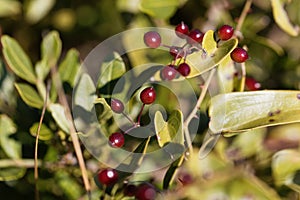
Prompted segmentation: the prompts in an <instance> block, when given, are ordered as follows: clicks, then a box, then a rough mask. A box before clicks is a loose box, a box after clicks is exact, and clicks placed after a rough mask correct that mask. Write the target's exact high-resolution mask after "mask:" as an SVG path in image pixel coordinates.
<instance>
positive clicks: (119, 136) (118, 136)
mask: <svg viewBox="0 0 300 200" xmlns="http://www.w3.org/2000/svg"><path fill="white" fill-rule="evenodd" d="M108 140H109V144H110V145H111V146H112V147H115V148H120V147H122V146H123V145H124V142H125V138H124V135H123V133H120V132H116V133H113V134H111V135H110V136H109V138H108Z"/></svg>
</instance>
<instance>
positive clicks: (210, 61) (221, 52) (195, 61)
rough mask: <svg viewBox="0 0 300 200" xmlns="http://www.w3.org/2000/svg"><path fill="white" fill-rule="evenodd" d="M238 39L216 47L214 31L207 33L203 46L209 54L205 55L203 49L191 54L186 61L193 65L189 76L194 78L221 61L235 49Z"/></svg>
mask: <svg viewBox="0 0 300 200" xmlns="http://www.w3.org/2000/svg"><path fill="white" fill-rule="evenodd" d="M237 44H238V41H237V39H231V40H228V41H226V42H224V43H221V44H220V45H219V47H218V48H216V49H214V46H215V40H214V37H213V34H212V31H208V32H207V33H205V35H204V38H203V47H205V48H207V50H206V49H205V48H204V49H205V50H206V51H207V55H206V56H204V55H203V52H202V51H199V52H197V53H193V54H191V55H189V56H188V57H187V59H186V62H187V63H188V64H189V65H190V66H191V72H190V74H189V75H188V76H187V78H192V77H196V76H199V75H201V74H203V73H204V72H207V71H209V70H211V69H212V68H214V67H215V66H217V65H218V64H219V63H221V62H222V61H223V60H224V59H225V58H226V57H227V56H228V55H229V54H230V53H231V51H233V49H234V48H235V47H236V46H237Z"/></svg>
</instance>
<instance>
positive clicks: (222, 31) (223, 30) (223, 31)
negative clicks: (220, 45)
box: [218, 25, 234, 40]
mask: <svg viewBox="0 0 300 200" xmlns="http://www.w3.org/2000/svg"><path fill="white" fill-rule="evenodd" d="M233 32H234V29H233V28H232V27H231V26H229V25H223V26H221V27H220V28H219V30H218V36H219V38H220V39H221V40H229V39H230V38H231V37H232V35H233Z"/></svg>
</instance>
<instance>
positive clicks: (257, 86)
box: [245, 77, 261, 91]
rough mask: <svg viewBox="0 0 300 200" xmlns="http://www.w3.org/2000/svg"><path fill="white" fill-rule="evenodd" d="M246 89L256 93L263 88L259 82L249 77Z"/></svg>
mask: <svg viewBox="0 0 300 200" xmlns="http://www.w3.org/2000/svg"><path fill="white" fill-rule="evenodd" d="M245 84H246V87H247V89H248V90H251V91H255V90H259V89H260V88H261V85H260V83H259V82H257V81H256V80H255V79H254V78H250V77H247V78H246V81H245Z"/></svg>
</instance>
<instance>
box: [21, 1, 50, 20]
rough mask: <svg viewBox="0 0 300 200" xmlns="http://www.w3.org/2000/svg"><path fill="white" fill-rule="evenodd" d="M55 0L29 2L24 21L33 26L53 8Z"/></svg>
mask: <svg viewBox="0 0 300 200" xmlns="http://www.w3.org/2000/svg"><path fill="white" fill-rule="evenodd" d="M54 4H55V0H29V1H28V3H27V5H26V9H25V19H26V20H27V21H28V22H29V23H31V24H35V23H37V22H38V21H40V20H41V19H43V18H44V17H45V16H46V15H47V14H48V13H49V11H50V10H51V8H52V7H53V6H54Z"/></svg>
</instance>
